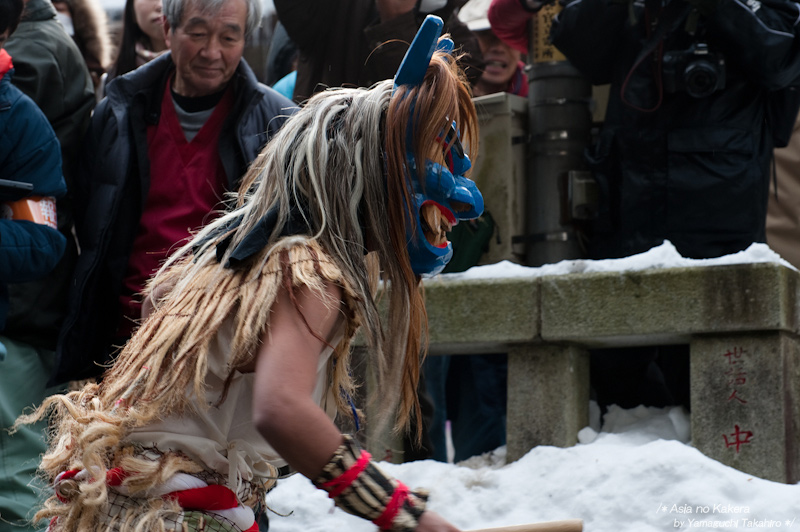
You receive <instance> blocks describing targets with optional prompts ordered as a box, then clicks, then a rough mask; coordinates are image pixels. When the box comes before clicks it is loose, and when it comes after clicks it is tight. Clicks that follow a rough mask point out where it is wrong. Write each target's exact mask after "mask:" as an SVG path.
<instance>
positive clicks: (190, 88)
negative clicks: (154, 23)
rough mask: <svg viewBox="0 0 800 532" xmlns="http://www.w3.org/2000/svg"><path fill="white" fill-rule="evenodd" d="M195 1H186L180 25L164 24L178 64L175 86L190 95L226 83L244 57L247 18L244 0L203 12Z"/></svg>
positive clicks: (229, 1)
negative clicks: (211, 11) (210, 11)
mask: <svg viewBox="0 0 800 532" xmlns="http://www.w3.org/2000/svg"><path fill="white" fill-rule="evenodd" d="M196 3H197V2H194V1H191V0H190V1H189V2H187V3H186V7H185V8H184V12H183V20H182V21H181V24H180V25H179V26H178V27H176V28H173V27H171V26H170V25H169V23H168V22H165V23H164V29H165V31H166V35H167V45H168V46H169V48H170V50H171V52H172V60H173V61H174V62H175V67H176V72H175V82H174V83H173V85H172V88H173V90H175V92H177V93H178V94H180V95H181V96H186V97H189V98H195V97H198V96H207V95H209V94H214V93H215V92H219V91H220V90H222V89H223V88H224V87H225V86H226V85H227V83H228V81H230V79H231V77H233V73H234V72H235V70H236V67H237V66H238V65H239V61H240V60H241V59H242V53H243V52H244V30H245V23H246V21H247V5H246V4H245V1H244V0H227V1H226V2H225V4H224V5H223V7H222V8H221V9H220V10H219V11H218V12H217V13H203V12H202V11H201V10H200V9H199V8H198V7H197V5H196Z"/></svg>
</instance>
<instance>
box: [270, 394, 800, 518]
mask: <svg viewBox="0 0 800 532" xmlns="http://www.w3.org/2000/svg"><path fill="white" fill-rule="evenodd" d="M688 427H689V418H688V415H687V414H686V413H685V412H684V411H683V410H682V409H680V408H679V407H675V408H671V409H657V408H646V407H639V408H636V409H633V410H622V409H619V408H617V407H612V408H611V409H610V410H609V412H608V413H607V414H606V416H605V424H604V427H603V429H602V431H600V432H599V433H598V432H596V431H594V430H593V429H591V428H586V429H584V430H583V431H582V432H581V441H582V442H586V443H579V444H578V445H576V446H574V447H570V448H566V449H561V448H557V447H549V446H540V447H536V448H535V449H533V450H531V451H530V452H529V453H528V454H526V455H525V456H524V457H522V458H521V459H520V460H518V461H516V462H513V463H511V464H505V460H504V458H505V456H504V455H505V449H504V448H502V447H501V448H500V449H498V450H497V451H495V452H494V453H489V454H487V455H484V456H481V457H473V458H471V459H469V460H467V461H465V462H462V463H460V464H455V465H454V464H446V463H442V462H435V461H432V460H424V461H419V462H410V463H406V464H389V463H382V464H381V467H383V468H384V469H385V470H386V471H388V472H389V473H391V474H393V475H395V476H396V477H398V478H399V479H400V480H402V481H403V482H404V483H406V484H407V485H408V486H410V487H425V488H427V489H429V490H430V492H431V498H430V502H429V505H430V508H431V509H433V510H434V511H436V512H439V513H440V514H442V515H443V516H445V517H446V518H447V519H449V520H450V521H451V522H452V523H453V524H455V525H456V526H458V527H460V528H462V529H463V530H470V529H478V528H486V527H499V526H507V525H517V524H523V523H532V522H542V521H554V520H561V519H576V518H577V519H583V521H584V530H585V531H586V532H652V531H664V530H701V531H704V532H710V531H712V530H713V531H733V530H736V531H739V530H749V531H769V530H790V531H791V530H795V531H800V519H799V518H800V503H799V502H798V501H800V485H786V484H779V483H776V482H770V481H766V480H763V479H759V478H756V477H753V476H752V475H747V474H745V473H742V472H740V471H737V470H735V469H733V468H730V467H727V466H724V465H722V464H720V463H719V462H716V461H714V460H712V459H710V458H707V457H705V456H704V455H702V454H701V453H700V452H699V451H697V450H696V449H694V448H693V447H692V446H691V444H690V443H689V442H688V439H687V437H688V431H689V429H688ZM267 502H268V504H269V505H270V507H271V509H272V510H273V511H275V512H278V513H281V514H290V515H288V516H287V517H281V516H279V515H275V514H271V515H270V530H271V531H274V532H334V531H348V532H374V531H375V530H376V527H375V526H374V525H372V524H370V523H368V522H366V521H364V520H361V519H358V518H356V517H353V516H351V515H348V514H346V513H344V512H343V511H342V510H340V509H338V508H335V507H334V506H333V503H332V501H330V499H328V498H327V496H326V495H325V493H323V492H322V491H320V490H317V489H315V488H314V487H313V486H312V485H311V483H310V481H308V480H307V479H306V478H305V477H302V476H301V475H295V476H293V477H291V478H289V479H286V480H283V481H281V482H279V484H278V487H277V488H276V489H275V490H274V491H273V492H271V493H270V494H269V495H268V497H267Z"/></svg>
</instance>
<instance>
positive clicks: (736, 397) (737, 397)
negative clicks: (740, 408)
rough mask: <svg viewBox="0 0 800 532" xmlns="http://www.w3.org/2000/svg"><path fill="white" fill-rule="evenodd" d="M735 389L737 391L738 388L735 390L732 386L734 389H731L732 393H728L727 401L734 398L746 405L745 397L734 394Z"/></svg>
mask: <svg viewBox="0 0 800 532" xmlns="http://www.w3.org/2000/svg"><path fill="white" fill-rule="evenodd" d="M737 391H738V390H736V389H735V388H734V390H733V393H732V394H730V395H729V396H728V401H730V400H731V399H736V400H737V401H739V402H740V403H742V404H743V405H746V404H747V400H746V399H742V398H741V397H739V396H738V395H736V392H737Z"/></svg>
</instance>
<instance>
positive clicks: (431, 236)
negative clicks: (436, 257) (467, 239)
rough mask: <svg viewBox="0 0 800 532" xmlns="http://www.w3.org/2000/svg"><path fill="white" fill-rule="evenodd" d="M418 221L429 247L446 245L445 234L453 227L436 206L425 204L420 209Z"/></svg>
mask: <svg viewBox="0 0 800 532" xmlns="http://www.w3.org/2000/svg"><path fill="white" fill-rule="evenodd" d="M420 220H421V221H422V230H423V232H424V233H425V238H427V239H428V242H430V244H431V245H433V246H436V247H444V246H446V245H447V233H448V232H449V231H450V230H452V228H453V226H452V225H451V224H450V221H449V220H448V219H447V217H445V216H444V215H443V214H442V211H441V210H440V209H439V207H438V206H437V205H436V204H434V203H426V204H425V205H423V206H422V208H421V209H420Z"/></svg>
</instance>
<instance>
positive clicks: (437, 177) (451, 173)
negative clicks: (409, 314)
mask: <svg viewBox="0 0 800 532" xmlns="http://www.w3.org/2000/svg"><path fill="white" fill-rule="evenodd" d="M443 25H444V24H443V22H442V19H441V18H439V17H436V16H433V15H428V17H427V18H426V19H425V21H424V22H423V24H422V26H421V27H420V29H419V31H418V32H417V35H416V36H415V37H414V41H413V42H412V43H411V46H410V47H409V49H408V52H406V55H405V57H404V58H403V62H402V63H401V64H400V68H399V69H398V70H397V74H396V75H395V78H394V85H395V88H397V87H399V86H401V85H410V86H415V85H420V84H421V83H422V80H423V78H424V77H425V72H426V71H427V69H428V64H429V63H430V60H431V57H432V56H433V52H434V50H437V49H438V50H441V51H445V52H450V51H451V50H452V49H453V41H450V40H449V39H443V40H442V41H441V42H439V41H438V40H439V36H440V35H441V32H442V27H443ZM437 42H438V46H437ZM413 129H414V124H413V123H411V124H409V131H408V138H407V141H406V143H407V145H408V146H409V147H410V146H412V145H413V142H412V140H413V139H412V132H413ZM437 140H438V142H439V143H440V144H441V145H442V154H443V157H444V161H445V164H444V165H442V164H440V163H438V162H434V161H431V160H426V161H425V163H424V167H423V168H420V166H419V165H418V163H417V161H416V160H415V157H414V154H413V153H412V152H411V151H410V149H409V151H408V152H407V154H406V157H407V160H408V170H409V174H410V175H409V177H410V179H411V184H412V186H413V192H414V197H413V198H412V208H413V212H412V213H411V216H412V217H413V218H414V219H415V222H416V223H415V224H414V225H413V227H416V231H412V229H411V227H412V226H411V225H409V229H408V234H407V235H406V238H407V241H408V252H409V257H410V259H411V268H412V269H413V270H414V273H416V274H417V275H436V274H437V273H439V272H441V271H442V270H443V269H444V267H445V266H446V265H447V263H448V262H450V259H451V258H452V257H453V245H452V244H451V243H450V242H448V241H447V240H446V239H444V240H443V241H439V240H438V239H435V238H432V237H431V235H432V234H433V233H435V232H437V231H438V227H435V228H432V227H431V223H430V219H431V217H432V216H433V217H434V218H437V219H438V218H439V217H441V218H442V219H443V220H445V221H446V223H445V224H444V226H445V227H450V228H452V226H454V225H456V224H457V223H458V221H459V220H470V219H472V218H477V217H478V216H480V215H481V214H482V213H483V196H482V195H481V193H480V191H479V190H478V187H477V186H475V183H474V182H473V181H472V180H471V179H468V178H466V177H464V173H466V172H467V170H469V169H470V168H471V166H472V164H471V163H470V160H469V157H468V156H467V154H466V153H465V152H464V148H463V147H462V146H461V142H460V139H459V131H458V125H457V124H456V123H455V121H453V122H452V124H451V125H450V127H449V128H445V129H444V130H443V131H442V133H441V134H440V136H439V138H438V139H437ZM420 170H422V171H420ZM421 174H424V176H425V178H424V183H423V182H422V180H421V179H420V175H421ZM422 213H424V214H422ZM437 225H438V224H437Z"/></svg>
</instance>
